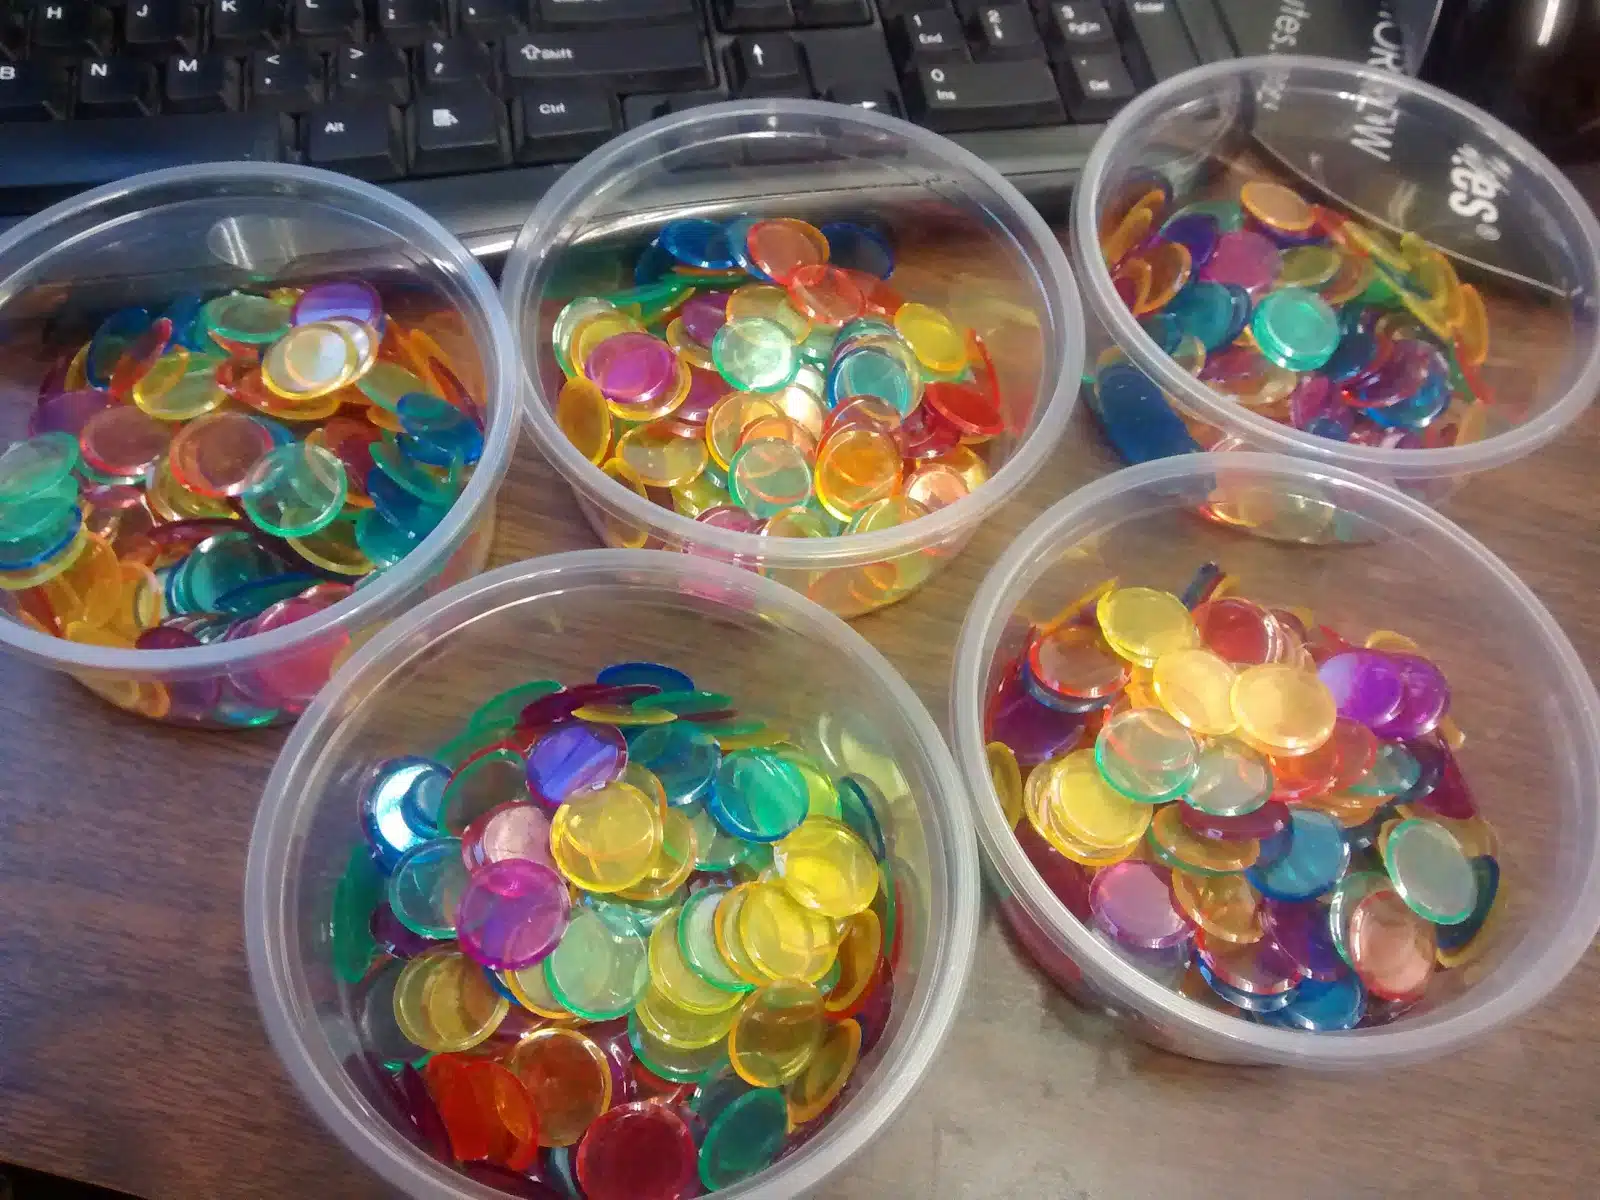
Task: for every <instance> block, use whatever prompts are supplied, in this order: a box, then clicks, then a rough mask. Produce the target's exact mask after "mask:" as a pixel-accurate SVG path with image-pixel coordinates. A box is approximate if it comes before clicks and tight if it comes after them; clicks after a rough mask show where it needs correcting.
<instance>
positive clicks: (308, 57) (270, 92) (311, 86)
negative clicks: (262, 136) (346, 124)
mask: <svg viewBox="0 0 1600 1200" xmlns="http://www.w3.org/2000/svg"><path fill="white" fill-rule="evenodd" d="M322 84H323V74H322V55H320V54H308V53H306V52H305V51H304V50H302V49H300V48H299V47H298V46H290V47H287V48H285V49H283V50H257V51H256V52H255V53H254V54H252V55H251V56H250V106H251V107H252V108H264V109H267V110H269V111H271V112H284V113H302V112H305V111H307V110H308V109H312V108H315V107H316V106H317V105H319V104H321V103H322Z"/></svg>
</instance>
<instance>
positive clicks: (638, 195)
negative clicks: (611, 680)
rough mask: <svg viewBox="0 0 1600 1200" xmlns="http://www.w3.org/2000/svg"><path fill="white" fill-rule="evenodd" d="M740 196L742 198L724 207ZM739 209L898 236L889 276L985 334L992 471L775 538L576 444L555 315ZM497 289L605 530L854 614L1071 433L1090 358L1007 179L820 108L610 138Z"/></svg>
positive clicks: (540, 216) (784, 104)
mask: <svg viewBox="0 0 1600 1200" xmlns="http://www.w3.org/2000/svg"><path fill="white" fill-rule="evenodd" d="M730 194H731V195H733V196H735V197H742V198H740V199H735V200H732V201H726V202H722V201H721V200H720V197H725V196H727V195H730ZM741 213H747V214H750V215H753V216H769V217H772V216H788V217H798V218H800V219H802V220H807V221H811V222H812V223H814V224H820V223H822V222H826V221H848V220H852V219H854V220H867V219H870V220H871V221H872V222H873V223H874V224H876V225H877V226H879V227H880V228H886V229H887V231H888V233H889V237H890V239H891V240H892V242H893V243H894V249H895V257H896V263H897V266H896V268H895V272H894V275H893V276H892V278H891V281H890V282H891V285H892V286H894V287H895V289H896V290H897V291H899V292H900V293H901V294H902V295H903V296H904V297H905V298H906V299H907V300H919V301H922V302H924V303H927V304H931V305H933V306H934V307H936V308H939V309H941V310H942V311H943V312H945V313H946V314H947V315H948V316H949V317H950V318H951V319H952V320H954V321H956V322H957V323H959V324H963V325H966V326H968V327H969V328H971V329H974V330H976V331H977V332H978V333H979V334H980V335H981V336H982V337H983V338H984V339H985V342H986V343H987V345H988V347H989V349H990V352H991V354H992V356H993V358H994V361H995V367H996V374H997V377H998V380H999V383H1000V388H1001V392H1002V394H1003V395H1004V397H1005V398H1006V405H1007V409H1008V412H1007V419H1008V424H1009V428H1008V430H1007V432H1005V433H1003V434H1001V435H1000V436H999V437H997V438H995V439H994V440H993V441H992V442H991V443H989V445H988V446H986V447H985V451H986V453H987V455H988V457H989V462H990V466H991V469H992V470H993V476H992V478H990V479H989V480H988V482H986V483H984V484H983V485H982V486H980V487H978V488H976V489H975V490H974V491H973V492H972V493H971V494H970V495H968V496H966V497H964V498H963V499H960V500H958V501H956V502H955V503H954V504H951V505H949V506H948V507H946V508H943V509H940V510H938V511H936V512H934V513H932V514H930V515H928V516H924V517H920V518H918V519H916V520H914V521H910V522H908V523H906V524H904V525H901V526H897V527H895V528H892V529H883V530H878V531H876V532H873V533H864V534H851V535H847V536H843V537H831V538H793V537H764V536H761V535H759V534H754V533H743V532H739V531H736V530H729V529H720V528H713V527H711V526H709V525H706V524H703V523H700V522H697V521H694V520H691V519H690V518H689V517H686V516H682V515H680V514H679V513H676V512H674V511H673V510H672V509H670V508H665V507H662V506H660V505H657V504H655V503H653V502H652V501H650V500H647V499H645V498H644V497H643V496H641V495H639V494H638V493H636V492H634V491H632V490H631V489H629V488H628V487H625V486H624V485H623V484H621V483H619V482H617V481H616V480H614V479H612V478H611V477H610V476H608V475H607V474H606V473H605V472H604V471H602V470H601V469H600V468H598V467H596V466H595V465H594V464H593V463H591V462H590V461H589V460H588V459H587V458H586V457H584V455H583V454H581V453H580V452H579V451H578V450H577V449H576V448H575V447H574V446H573V445H572V443H571V442H570V441H569V440H568V439H567V437H566V435H565V434H564V433H563V432H562V431H561V429H560V427H559V426H558V425H557V424H556V421H555V417H554V415H553V406H554V404H555V400H556V397H557V395H558V393H559V391H560V388H561V383H562V378H563V377H562V373H561V368H560V366H559V365H558V363H557V361H556V358H555V355H554V353H553V351H552V349H551V336H550V335H551V328H552V325H553V322H554V320H555V318H556V316H557V314H558V313H559V312H560V311H561V309H562V307H563V306H564V305H565V304H566V303H567V302H568V301H570V300H571V299H573V298H574V297H575V296H580V295H586V294H595V293H603V292H607V291H614V290H616V289H617V288H619V287H622V286H626V285H631V284H632V274H631V272H632V268H633V263H634V260H635V259H636V258H637V257H638V255H639V253H640V251H641V250H642V249H643V248H644V247H645V246H646V245H647V244H648V243H649V242H650V240H651V238H653V237H654V236H655V234H656V232H657V231H658V230H659V229H660V227H661V226H662V225H663V224H665V223H666V222H667V221H669V220H672V219H674V218H677V217H682V216H700V217H704V216H709V217H713V218H718V219H728V218H731V217H733V216H735V215H739V214H741ZM619 270H622V271H626V272H628V274H627V275H626V276H625V278H624V277H623V276H619V274H618V272H619ZM501 294H502V296H503V297H504V300H505V304H506V308H507V311H508V312H509V313H510V314H511V323H512V327H513V328H514V329H515V330H516V332H517V336H518V338H519V339H520V340H521V344H522V351H523V361H524V365H525V367H526V369H527V372H528V376H529V387H528V389H527V391H526V392H525V393H524V402H525V407H524V413H525V416H526V419H527V423H528V427H529V429H530V430H531V432H532V433H533V437H534V441H535V443H536V444H537V445H538V446H539V448H540V449H541V450H542V451H543V452H544V455H545V457H546V458H548V459H549V460H550V462H551V463H552V464H553V465H554V466H555V468H556V469H557V470H558V471H559V472H560V473H561V474H562V476H563V477H565V479H566V480H567V482H568V483H569V484H570V485H571V486H572V489H573V492H574V494H575V495H576V496H577V498H578V502H579V504H580V506H581V507H582V508H583V511H584V513H585V514H586V515H587V516H588V518H589V521H590V523H591V524H592V525H593V526H594V528H595V531H596V533H597V534H599V536H600V537H601V538H602V539H603V540H605V541H606V542H607V543H608V544H610V545H613V546H620V547H630V548H631V547H637V546H651V547H663V548H666V549H669V550H684V551H688V552H690V553H696V554H704V555H709V556H712V557H717V558H721V559H723V560H725V561H732V562H737V563H739V564H741V565H747V566H753V567H757V568H758V569H760V570H761V571H762V572H764V573H765V574H767V575H769V576H770V577H772V578H774V579H777V580H780V581H781V582H783V583H786V584H788V585H789V586H791V587H793V588H795V589H796V590H798V591H801V592H803V593H806V594H807V595H809V596H811V598H812V599H814V600H817V601H818V602H819V603H821V604H822V605H824V606H825V607H827V608H829V609H831V610H833V611H834V612H836V613H838V614H839V615H841V616H846V617H848V616H855V615H857V614H859V613H863V612H867V611H870V610H871V609H874V608H879V607H881V606H883V605H885V604H890V603H892V602H894V601H895V600H898V599H900V598H902V597H904V596H905V595H907V594H909V593H910V592H911V591H913V590H915V589H916V588H917V587H919V586H920V585H921V584H922V583H924V582H926V581H927V579H928V578H929V577H930V576H931V575H933V574H934V573H935V572H936V571H937V570H938V569H939V568H940V567H941V566H943V565H944V564H945V563H947V562H948V561H949V560H950V558H951V557H952V556H954V555H955V554H956V553H957V552H958V551H959V550H960V549H961V548H962V547H963V546H964V545H965V544H966V542H967V539H968V538H969V537H971V536H972V533H973V531H974V530H975V529H976V528H977V526H978V524H979V522H981V521H982V520H983V519H984V517H985V516H986V515H988V514H989V513H991V512H993V511H994V510H995V509H997V508H998V507H999V506H1000V505H1001V504H1003V503H1004V502H1005V501H1006V500H1008V499H1010V497H1011V496H1012V495H1014V494H1015V493H1016V491H1017V490H1018V489H1019V488H1020V487H1021V486H1022V485H1023V483H1025V482H1026V481H1027V480H1028V479H1029V477H1031V476H1032V475H1033V474H1034V472H1036V471H1037V470H1038V469H1039V468H1040V467H1041V466H1042V465H1043V464H1044V461H1045V458H1046V456H1047V455H1048V454H1049V452H1050V450H1051V448H1052V447H1053V446H1054V444H1055V442H1056V440H1057V439H1058V438H1059V437H1060V436H1061V434H1062V432H1063V431H1064V430H1065V428H1066V425H1067V420H1068V418H1069V417H1070V415H1071V412H1072V406H1073V404H1074V403H1075V401H1076V397H1077V389H1078V377H1079V375H1080V373H1081V369H1082V364H1083V316H1082V311H1081V309H1080V307H1079V302H1078V296H1077V289H1076V286H1075V285H1074V283H1073V278H1072V271H1071V269H1070V268H1069V267H1068V266H1067V260H1066V255H1065V254H1064V253H1062V250H1061V247H1060V245H1059V244H1058V242H1057V240H1056V238H1055V236H1054V235H1053V234H1052V233H1051V232H1050V230H1049V228H1048V227H1047V226H1046V225H1045V223H1044V221H1043V220H1041V219H1040V217H1039V215H1038V214H1037V213H1036V212H1034V210H1033V209H1032V207H1030V206H1029V204H1028V203H1027V201H1025V200H1024V199H1023V198H1022V196H1021V195H1019V194H1018V193H1017V191H1016V190H1015V189H1014V188H1013V187H1012V186H1011V185H1010V184H1009V183H1007V182H1006V181H1005V180H1004V179H1003V178H1002V177H1001V176H1000V175H999V174H998V173H996V172H995V171H994V170H993V169H991V168H990V167H988V166H987V165H985V164H984V163H983V162H982V161H980V160H979V159H978V158H976V157H975V156H973V155H971V154H969V153H967V152H966V151H965V150H963V149H961V148H960V147H958V146H956V145H954V144H953V143H951V142H949V141H946V140H945V139H943V138H941V137H937V136H935V135H934V134H931V133H928V132H926V131H924V130H921V129H918V128H916V127H915V126H913V125H909V124H907V123H905V122H903V121H898V120H895V119H893V118H890V117H885V116H882V115H880V114H878V113H874V112H869V111H867V110H865V109H859V108H848V107H844V106H841V105H833V104H822V103H818V102H815V101H810V100H745V101H739V102H735V103H728V104H715V105H710V106H708V107H706V108H696V109H694V110H692V111H689V112H684V113H680V114H677V115H675V116H671V117H664V118H662V119H660V120H657V121H652V122H650V123H649V124H648V125H643V126H641V127H639V128H638V129H636V130H634V131H633V132H631V133H629V134H627V135H626V136H624V137H621V138H618V139H616V140H614V141H611V142H608V143H607V144H606V145H605V146H603V147H602V148H601V149H599V150H597V151H595V152H594V153H593V154H591V155H589V157H588V158H586V159H585V160H584V161H583V162H582V163H580V164H579V165H578V166H577V167H576V168H574V169H573V170H571V171H569V172H567V174H565V175H564V176H562V178H561V180H560V181H559V182H558V183H557V184H556V185H555V186H554V187H552V188H551V189H550V191H549V192H548V193H547V194H546V195H545V198H544V199H543V201H541V202H540V204H539V207H538V208H537V209H535V210H534V213H533V215H532V216H531V217H529V218H528V222H527V224H526V225H524V226H523V228H522V232H521V234H520V235H519V236H518V238H517V241H516V245H515V247H514V248H513V249H512V251H511V256H510V258H509V260H508V261H507V264H506V270H505V276H504V279H503V281H502V287H501Z"/></svg>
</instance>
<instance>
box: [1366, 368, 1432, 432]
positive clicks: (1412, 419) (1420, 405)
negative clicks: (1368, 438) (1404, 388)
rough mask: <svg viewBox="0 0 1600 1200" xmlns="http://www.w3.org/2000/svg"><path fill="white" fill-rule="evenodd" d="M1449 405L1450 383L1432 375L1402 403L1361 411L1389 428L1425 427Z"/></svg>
mask: <svg viewBox="0 0 1600 1200" xmlns="http://www.w3.org/2000/svg"><path fill="white" fill-rule="evenodd" d="M1449 406H1450V387H1449V385H1448V384H1447V383H1446V382H1445V380H1444V379H1443V378H1442V377H1440V376H1438V375H1430V376H1428V379H1427V382H1425V383H1424V384H1423V385H1422V386H1421V387H1420V388H1418V389H1417V391H1416V393H1415V394H1414V395H1412V396H1410V397H1408V398H1407V399H1405V400H1402V401H1400V403H1398V404H1390V405H1388V406H1386V407H1383V408H1363V409H1362V410H1361V411H1362V412H1364V413H1366V414H1367V416H1369V417H1371V418H1372V419H1373V420H1374V421H1376V422H1377V423H1378V424H1379V425H1382V426H1384V427H1385V428H1387V429H1425V428H1426V427H1427V426H1429V425H1431V424H1432V423H1433V422H1434V421H1436V420H1438V418H1439V414H1440V413H1442V412H1444V410H1445V409H1446V408H1448V407H1449Z"/></svg>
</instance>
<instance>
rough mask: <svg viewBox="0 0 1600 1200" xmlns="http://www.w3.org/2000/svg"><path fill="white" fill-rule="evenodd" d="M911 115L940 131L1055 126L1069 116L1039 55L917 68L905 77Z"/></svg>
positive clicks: (956, 131)
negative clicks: (1016, 59) (1063, 109)
mask: <svg viewBox="0 0 1600 1200" xmlns="http://www.w3.org/2000/svg"><path fill="white" fill-rule="evenodd" d="M906 88H907V90H906V106H907V111H908V112H909V113H910V116H911V119H912V120H913V121H916V122H917V123H918V124H921V125H926V126H927V127H928V128H929V129H932V130H936V131H937V132H939V133H958V132H961V131H963V130H972V129H1009V128H1016V127H1020V126H1025V125H1053V124H1059V123H1060V122H1061V121H1062V120H1064V119H1065V116H1064V114H1063V113H1062V111H1061V96H1060V95H1059V94H1058V93H1057V91H1056V81H1055V79H1054V78H1053V77H1052V76H1051V74H1050V68H1049V67H1047V66H1045V64H1044V63H1043V62H1042V61H1040V60H1038V59H1031V60H1030V59H1023V60H1020V61H1017V62H983V63H947V64H945V65H944V66H938V67H918V68H917V69H916V70H915V71H913V72H912V73H911V74H910V75H909V76H908V77H907V80H906Z"/></svg>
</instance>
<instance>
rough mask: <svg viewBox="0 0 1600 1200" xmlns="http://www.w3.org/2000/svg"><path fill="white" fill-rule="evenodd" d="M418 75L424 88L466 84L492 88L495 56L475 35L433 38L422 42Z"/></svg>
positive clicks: (418, 56) (430, 88)
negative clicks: (475, 39) (474, 37)
mask: <svg viewBox="0 0 1600 1200" xmlns="http://www.w3.org/2000/svg"><path fill="white" fill-rule="evenodd" d="M417 74H418V76H419V77H420V82H421V84H422V88H423V90H424V91H432V90H433V89H435V88H450V87H457V86H464V85H467V84H477V85H478V86H479V87H487V88H492V87H493V86H494V58H493V56H492V55H490V53H489V47H487V46H485V45H484V44H483V43H482V42H479V41H474V40H473V39H472V38H469V37H453V38H434V39H432V40H429V41H426V42H424V43H423V44H422V52H421V53H420V54H419V55H417Z"/></svg>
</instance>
